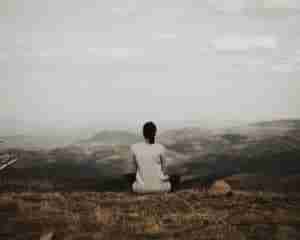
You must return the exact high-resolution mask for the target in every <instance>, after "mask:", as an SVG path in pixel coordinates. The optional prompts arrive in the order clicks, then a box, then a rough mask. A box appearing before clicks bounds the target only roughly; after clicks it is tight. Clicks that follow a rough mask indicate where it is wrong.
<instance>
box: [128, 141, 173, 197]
mask: <svg viewBox="0 0 300 240" xmlns="http://www.w3.org/2000/svg"><path fill="white" fill-rule="evenodd" d="M131 152H132V157H133V158H134V160H135V162H136V165H137V171H136V181H135V182H134V184H133V186H132V188H133V191H135V192H157V191H158V192H160V191H162V192H165V191H170V190H171V184H170V182H169V177H168V176H167V175H166V174H165V173H164V170H163V167H164V166H163V165H164V163H163V162H164V152H165V149H164V147H163V146H162V145H161V144H157V143H154V144H150V143H147V142H141V143H137V144H134V145H132V146H131Z"/></svg>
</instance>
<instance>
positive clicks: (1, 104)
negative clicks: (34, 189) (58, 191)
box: [0, 0, 300, 126]
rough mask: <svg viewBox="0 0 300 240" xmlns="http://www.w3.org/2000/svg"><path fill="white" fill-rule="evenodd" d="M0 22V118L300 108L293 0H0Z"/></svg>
mask: <svg viewBox="0 0 300 240" xmlns="http://www.w3.org/2000/svg"><path fill="white" fill-rule="evenodd" d="M0 30H1V37H0V117H1V119H2V122H6V123H7V122H11V121H15V122H16V123H18V122H22V121H25V122H32V123H39V124H41V125H43V124H44V125H51V124H52V125H53V124H54V125H55V124H62V125H68V126H82V125H86V124H88V123H89V122H97V121H99V122H101V121H106V122H107V121H110V120H112V121H114V122H128V123H133V124H135V123H140V122H143V121H144V120H148V119H152V120H154V121H162V120H165V121H167V120H196V121H198V120H201V121H203V120H205V121H209V120H216V119H218V120H219V121H223V120H228V119H230V120H238V121H244V120H250V121H255V120H267V119H278V118H289V117H292V118H295V117H300V94H299V93H300V1H298V0H257V1H255V0H227V1H225V0H201V1H195V0H184V1H183V0H180V1H179V0H164V1H161V0H151V1H149V0H110V1H98V0H84V1H82V0H72V1H67V0H51V1H48V0H26V1H23V0H1V1H0ZM2 126H4V125H2Z"/></svg>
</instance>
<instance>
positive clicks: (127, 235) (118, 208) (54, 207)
mask: <svg viewBox="0 0 300 240" xmlns="http://www.w3.org/2000/svg"><path fill="white" fill-rule="evenodd" d="M287 199H288V200H287ZM299 209H300V201H299V199H298V198H296V197H290V196H281V197H270V196H264V195H259V194H252V195H241V194H233V195H232V196H221V197H212V196H209V195H207V194H205V193H202V192H199V191H197V190H186V191H179V192H177V193H176V194H163V195H154V194H153V195H151V194H150V195H144V196H136V195H131V194H129V193H109V192H107V193H95V192H88V193H81V192H74V193H34V192H25V193H6V194H1V195H0V219H9V221H8V222H6V223H5V224H4V222H5V221H1V223H0V239H1V240H2V239H5V240H10V239H17V238H18V237H20V238H21V239H30V240H31V239H39V237H40V236H43V235H46V234H47V233H51V232H53V233H54V238H53V239H64V240H65V239H66V240H68V239H247V238H248V237H249V238H251V237H253V234H254V236H258V235H259V236H261V235H263V234H268V235H269V236H270V239H273V238H276V237H277V236H286V235H288V236H289V234H294V235H295V234H298V232H297V231H298V230H297V229H300V228H299V227H300V211H299ZM262 225H264V226H265V227H261V226H262ZM281 225H284V226H288V227H286V228H279V226H281ZM253 229H255V230H253ZM291 229H293V231H294V232H293V233H286V232H284V233H283V232H282V231H292V230H291ZM253 231H254V233H253ZM255 231H256V232H255ZM251 234H252V235H251ZM255 234H256V235H255ZM294 235H293V236H294ZM259 236H258V237H259ZM296 236H298V237H300V233H299V234H298V235H296ZM277 238H278V237H277ZM296 239H297V238H296Z"/></svg>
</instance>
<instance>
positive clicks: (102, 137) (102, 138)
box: [80, 130, 142, 145]
mask: <svg viewBox="0 0 300 240" xmlns="http://www.w3.org/2000/svg"><path fill="white" fill-rule="evenodd" d="M141 140H142V137H140V136H137V135H136V134H134V133H131V132H128V131H124V130H112V131H108V130H106V131H101V132H99V133H97V134H95V135H94V136H92V137H91V138H89V139H86V140H81V141H80V143H100V144H101V143H102V144H108V145H109V144H115V145H128V144H133V143H136V142H139V141H141Z"/></svg>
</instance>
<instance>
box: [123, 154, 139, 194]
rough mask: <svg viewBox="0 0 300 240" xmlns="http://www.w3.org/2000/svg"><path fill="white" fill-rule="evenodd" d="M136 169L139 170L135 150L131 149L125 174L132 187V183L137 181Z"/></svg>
mask: <svg viewBox="0 0 300 240" xmlns="http://www.w3.org/2000/svg"><path fill="white" fill-rule="evenodd" d="M136 171H137V163H136V157H135V155H134V153H133V151H132V150H131V149H130V151H129V157H128V160H127V164H126V168H125V174H124V178H125V181H126V182H127V183H128V184H129V185H130V188H131V186H132V184H133V183H134V182H135V178H136Z"/></svg>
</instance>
